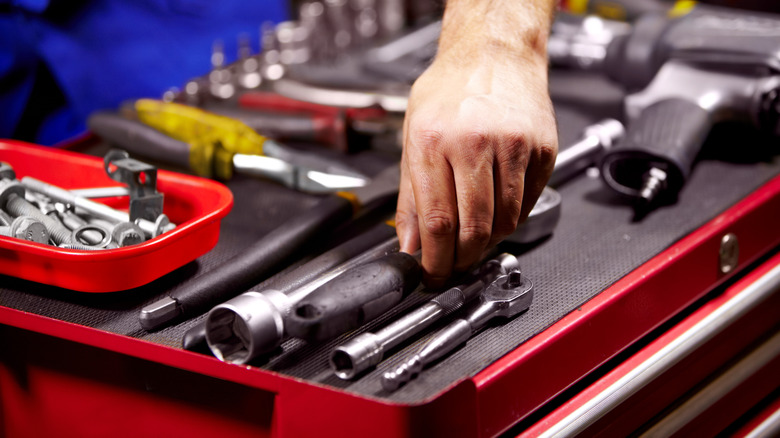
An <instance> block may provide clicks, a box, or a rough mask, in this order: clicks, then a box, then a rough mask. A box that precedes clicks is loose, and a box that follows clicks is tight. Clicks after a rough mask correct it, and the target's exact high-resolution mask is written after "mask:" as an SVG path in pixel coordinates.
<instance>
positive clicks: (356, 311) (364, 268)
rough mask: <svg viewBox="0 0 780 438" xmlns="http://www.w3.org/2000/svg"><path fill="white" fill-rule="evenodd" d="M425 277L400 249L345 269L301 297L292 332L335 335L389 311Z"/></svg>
mask: <svg viewBox="0 0 780 438" xmlns="http://www.w3.org/2000/svg"><path fill="white" fill-rule="evenodd" d="M421 279H422V268H421V267H420V264H419V262H418V261H417V259H416V258H415V257H414V256H412V255H409V254H406V253H402V252H396V253H392V254H388V255H387V256H385V257H382V258H380V259H377V260H375V261H373V262H369V263H366V264H364V265H361V266H359V267H357V268H355V269H352V270H350V271H347V272H345V273H344V274H342V275H340V276H338V277H336V278H334V279H333V280H331V281H330V282H328V283H325V284H324V285H322V286H320V287H319V288H318V289H317V290H315V291H313V292H312V293H311V294H309V295H308V296H307V297H306V298H304V299H303V300H301V301H300V302H299V303H298V304H297V305H296V306H295V308H294V309H293V311H292V312H291V314H290V316H289V317H288V319H287V321H286V322H287V325H286V327H285V328H286V329H288V332H289V334H290V335H291V336H295V337H299V338H305V339H308V340H313V341H322V340H326V339H330V338H333V337H335V336H338V335H340V334H342V333H345V332H347V331H349V330H352V329H355V328H357V327H360V326H361V325H362V324H364V323H366V322H368V321H370V320H372V319H374V318H376V317H377V316H379V315H381V314H382V313H384V312H386V311H387V310H389V309H390V308H392V307H393V306H395V305H396V304H398V303H399V302H400V301H401V299H402V298H403V297H404V296H406V295H407V294H408V293H409V292H411V291H413V290H414V289H415V288H416V287H417V286H418V285H419V284H420V280H421Z"/></svg>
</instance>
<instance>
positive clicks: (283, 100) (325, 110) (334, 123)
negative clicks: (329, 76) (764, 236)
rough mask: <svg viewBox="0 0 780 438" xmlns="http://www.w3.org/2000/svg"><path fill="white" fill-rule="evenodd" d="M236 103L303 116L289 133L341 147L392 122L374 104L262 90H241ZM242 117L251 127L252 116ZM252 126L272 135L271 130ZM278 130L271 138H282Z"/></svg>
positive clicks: (354, 145) (356, 142)
mask: <svg viewBox="0 0 780 438" xmlns="http://www.w3.org/2000/svg"><path fill="white" fill-rule="evenodd" d="M238 105H239V107H241V108H245V109H248V110H252V111H258V112H263V113H265V114H267V113H269V112H273V113H275V114H276V115H277V118H278V117H279V115H280V114H284V116H285V117H292V116H297V117H298V118H301V117H304V119H303V120H305V121H307V122H308V123H307V125H306V126H305V127H304V126H301V127H300V128H298V129H290V132H291V133H294V134H296V135H295V136H294V137H293V138H294V139H299V140H314V141H317V142H320V143H323V144H326V145H330V146H331V147H335V149H337V150H341V151H348V150H351V149H356V148H358V147H360V146H361V145H362V144H364V143H365V142H366V138H365V137H366V136H367V135H374V134H382V133H384V132H386V131H387V130H388V129H390V127H389V125H391V124H392V123H391V121H390V119H389V116H388V114H387V113H386V112H385V111H384V110H382V109H381V108H378V107H369V108H344V107H337V106H328V105H319V104H316V103H311V102H306V101H302V100H297V99H291V98H289V97H286V96H282V95H280V94H278V93H270V92H265V91H252V92H246V93H242V94H241V96H239V97H238ZM226 115H230V114H229V113H228V114H226ZM236 118H239V119H242V118H241V117H236ZM246 119H247V120H248V121H249V122H247V124H248V125H250V126H252V127H253V128H255V126H253V125H252V122H251V121H252V120H255V119H253V118H249V117H247V118H246ZM242 120H243V119H242ZM277 123H278V122H277ZM298 123H299V125H300V124H301V122H298ZM255 129H257V130H258V131H259V132H265V133H267V134H268V135H270V136H272V137H274V135H272V133H271V132H267V131H265V130H262V129H258V128H255ZM280 131H281V130H278V129H277V131H274V132H277V135H276V136H275V137H274V138H283V137H280V136H279V135H280V134H281V135H282V136H283V135H284V133H282V132H280Z"/></svg>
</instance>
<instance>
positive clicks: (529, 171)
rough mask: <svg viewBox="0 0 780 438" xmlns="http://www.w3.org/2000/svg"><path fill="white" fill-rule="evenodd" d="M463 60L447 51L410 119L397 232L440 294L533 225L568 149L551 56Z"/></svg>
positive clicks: (424, 83) (427, 77)
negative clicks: (552, 90)
mask: <svg viewBox="0 0 780 438" xmlns="http://www.w3.org/2000/svg"><path fill="white" fill-rule="evenodd" d="M497 51H498V52H500V51H501V50H500V49H498V50H497ZM467 52H468V51H467ZM462 55H463V51H458V50H456V47H451V48H450V49H449V50H445V51H444V52H442V50H441V48H440V51H439V55H438V56H437V58H436V60H435V61H434V62H433V64H432V65H431V66H430V68H429V69H428V70H427V71H426V72H425V73H423V75H422V76H421V77H420V78H419V79H418V80H417V81H416V82H415V84H414V86H413V87H412V91H411V94H410V98H409V106H408V109H407V113H406V118H405V121H404V149H403V156H402V160H401V184H400V187H399V198H398V207H397V213H396V227H397V231H398V237H399V241H400V244H401V250H402V251H404V252H410V253H411V252H414V251H415V250H417V249H418V248H420V247H421V248H422V266H423V270H424V273H425V283H426V284H427V285H428V286H434V287H435V286H441V285H442V284H443V283H444V282H445V281H446V280H447V279H448V278H449V277H450V275H451V273H452V270H453V269H455V270H459V271H462V270H466V269H468V268H469V267H470V266H472V265H473V264H474V263H476V262H477V261H479V260H480V259H481V258H482V257H483V254H484V252H485V250H486V249H488V248H490V247H492V246H493V245H495V244H497V243H498V242H500V241H501V240H503V239H504V238H505V237H506V236H508V235H509V234H511V233H512V232H513V231H514V230H515V228H516V227H517V224H518V223H519V222H522V221H523V220H525V218H526V217H527V216H528V214H529V212H530V211H531V209H532V208H533V206H534V204H535V203H536V200H537V198H538V197H539V195H540V194H541V192H542V189H543V188H544V186H545V184H546V182H547V180H548V179H549V177H550V174H551V172H552V169H553V165H554V163H555V157H556V154H557V150H558V139H557V131H556V124H555V116H554V113H553V108H552V104H551V102H550V98H549V93H548V91H547V62H546V57H545V56H544V55H543V54H542V56H539V54H538V52H533V51H529V52H523V53H509V54H507V53H490V52H489V51H487V50H486V51H472V52H470V53H466V57H465V58H464V57H463V56H462Z"/></svg>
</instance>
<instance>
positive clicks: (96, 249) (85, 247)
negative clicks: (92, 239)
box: [59, 243, 106, 251]
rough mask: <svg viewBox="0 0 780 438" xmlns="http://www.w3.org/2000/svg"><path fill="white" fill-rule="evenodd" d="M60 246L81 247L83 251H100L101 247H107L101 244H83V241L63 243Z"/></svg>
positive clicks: (68, 247)
mask: <svg viewBox="0 0 780 438" xmlns="http://www.w3.org/2000/svg"><path fill="white" fill-rule="evenodd" d="M59 247H60V248H62V249H80V250H82V251H99V250H101V249H106V248H101V247H99V246H89V245H83V244H81V243H63V244H61V245H59Z"/></svg>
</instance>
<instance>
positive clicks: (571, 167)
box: [547, 119, 625, 187]
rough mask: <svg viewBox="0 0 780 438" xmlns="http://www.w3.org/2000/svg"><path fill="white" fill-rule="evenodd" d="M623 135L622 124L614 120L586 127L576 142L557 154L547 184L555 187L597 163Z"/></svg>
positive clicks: (602, 121) (605, 120)
mask: <svg viewBox="0 0 780 438" xmlns="http://www.w3.org/2000/svg"><path fill="white" fill-rule="evenodd" d="M624 135H625V128H624V127H623V124H622V123H620V122H619V121H618V120H615V119H604V120H601V121H599V122H598V123H594V124H593V125H590V126H588V127H587V128H585V130H584V131H583V133H582V136H581V137H580V139H579V140H578V141H576V142H575V143H574V144H572V145H570V146H569V147H567V148H566V149H563V150H561V151H560V152H559V153H558V157H557V158H556V159H555V167H554V168H553V172H552V175H551V176H550V180H549V181H548V182H547V184H549V185H551V186H553V187H557V186H559V185H561V184H563V183H565V182H566V181H568V180H570V179H571V178H572V177H574V176H575V175H577V174H579V173H580V172H582V171H583V170H585V169H586V168H588V167H590V166H593V165H594V164H596V163H598V162H599V161H601V157H602V156H603V155H604V153H605V151H607V150H609V149H611V148H612V147H614V146H615V145H616V144H617V143H619V142H620V141H621V140H622V139H623V136H624Z"/></svg>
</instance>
